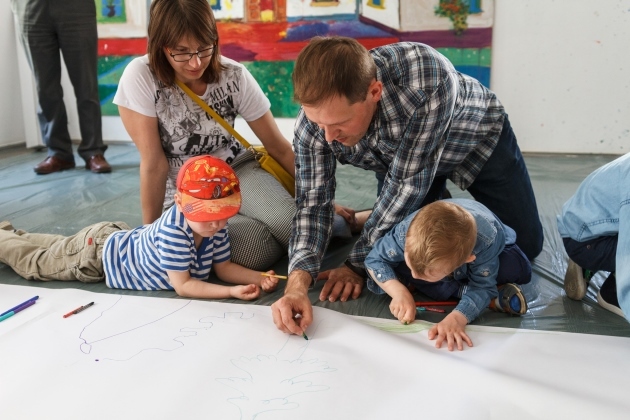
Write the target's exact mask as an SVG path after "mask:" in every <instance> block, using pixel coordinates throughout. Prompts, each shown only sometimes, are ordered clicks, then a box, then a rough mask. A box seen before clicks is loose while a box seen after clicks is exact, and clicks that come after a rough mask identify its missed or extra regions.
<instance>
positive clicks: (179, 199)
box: [173, 192, 182, 209]
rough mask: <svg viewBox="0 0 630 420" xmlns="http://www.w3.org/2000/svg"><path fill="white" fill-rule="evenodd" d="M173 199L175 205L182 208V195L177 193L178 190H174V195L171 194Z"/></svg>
mask: <svg viewBox="0 0 630 420" xmlns="http://www.w3.org/2000/svg"><path fill="white" fill-rule="evenodd" d="M173 199H174V200H175V204H176V205H177V207H178V208H180V209H181V208H182V196H181V195H179V192H176V193H175V195H173Z"/></svg>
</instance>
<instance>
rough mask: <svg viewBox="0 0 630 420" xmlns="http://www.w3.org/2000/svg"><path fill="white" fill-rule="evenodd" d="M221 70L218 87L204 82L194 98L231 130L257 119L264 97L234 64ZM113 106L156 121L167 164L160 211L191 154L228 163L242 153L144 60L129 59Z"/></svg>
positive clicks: (168, 203) (226, 62) (263, 110)
mask: <svg viewBox="0 0 630 420" xmlns="http://www.w3.org/2000/svg"><path fill="white" fill-rule="evenodd" d="M221 64H223V66H224V67H225V70H223V71H222V72H221V76H220V79H219V82H218V83H213V84H208V86H207V88H206V91H205V93H204V94H203V95H200V97H201V99H202V100H204V101H205V102H206V103H207V104H208V105H210V106H211V107H212V109H214V110H215V111H216V112H217V113H218V114H219V115H220V116H221V117H223V119H224V120H226V121H227V122H228V123H229V124H230V125H232V126H234V119H235V118H236V116H237V115H241V117H243V119H245V121H254V120H256V119H258V118H260V117H262V116H263V115H264V114H265V113H266V112H267V111H268V110H269V108H270V106H271V104H270V102H269V99H267V97H266V96H265V94H264V92H263V91H262V89H261V88H260V86H259V85H258V83H257V82H256V80H255V79H254V77H253V76H252V75H251V73H250V72H249V71H248V70H247V69H246V68H245V67H244V66H243V65H242V64H240V63H238V62H236V61H234V60H231V59H229V58H226V57H221ZM113 102H114V103H115V104H116V105H119V106H122V107H125V108H128V109H130V110H132V111H135V112H138V113H140V114H142V115H146V116H148V117H157V119H158V129H159V133H160V140H161V143H162V149H163V150H164V154H165V155H166V159H167V160H168V163H169V173H168V178H167V181H166V195H165V197H164V207H165V208H166V207H170V206H171V205H173V195H174V194H175V192H176V187H175V182H176V180H177V173H178V172H179V168H180V167H181V166H182V165H183V164H184V162H186V160H188V159H189V158H191V157H193V156H198V155H203V154H209V155H213V156H215V157H218V158H220V159H223V160H224V161H226V162H227V163H228V164H230V163H231V162H232V161H233V160H234V158H235V157H236V156H238V155H239V154H240V153H241V152H242V151H243V146H242V145H241V143H240V142H239V141H238V140H236V139H235V138H234V137H232V135H231V134H229V133H228V132H227V130H225V129H224V128H223V127H221V126H220V125H219V123H217V122H216V121H214V120H213V119H212V117H210V116H209V115H208V114H207V113H206V112H205V111H204V110H202V109H201V107H200V106H199V105H197V104H196V103H195V102H194V101H193V100H192V99H191V98H190V97H189V96H188V95H187V94H186V93H185V92H184V91H183V90H181V89H180V88H179V87H178V86H176V85H173V86H170V87H169V86H165V85H164V84H163V83H162V82H160V81H159V80H158V79H157V78H156V77H155V75H154V74H153V73H152V72H151V70H150V68H149V57H148V55H144V56H142V57H138V58H135V59H134V60H132V61H131V62H130V63H129V65H127V67H126V68H125V71H124V72H123V74H122V76H121V78H120V82H119V83H118V90H117V91H116V95H115V96H114V101H113Z"/></svg>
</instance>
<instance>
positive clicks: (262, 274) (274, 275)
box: [260, 273, 287, 280]
mask: <svg viewBox="0 0 630 420" xmlns="http://www.w3.org/2000/svg"><path fill="white" fill-rule="evenodd" d="M260 275H261V276H265V277H275V278H277V279H280V280H286V279H287V276H281V275H279V274H269V273H260Z"/></svg>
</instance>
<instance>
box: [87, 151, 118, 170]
mask: <svg viewBox="0 0 630 420" xmlns="http://www.w3.org/2000/svg"><path fill="white" fill-rule="evenodd" d="M85 169H89V170H90V171H92V172H94V173H95V174H104V173H107V172H111V171H112V167H111V166H109V163H107V161H106V160H105V156H103V155H94V156H92V157H91V158H89V159H88V160H86V161H85Z"/></svg>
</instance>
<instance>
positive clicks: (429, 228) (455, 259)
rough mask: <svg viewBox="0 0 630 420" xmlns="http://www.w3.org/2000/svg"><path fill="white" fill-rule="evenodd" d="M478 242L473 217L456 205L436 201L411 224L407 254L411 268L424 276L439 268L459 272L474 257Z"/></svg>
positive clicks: (406, 247)
mask: <svg viewBox="0 0 630 420" xmlns="http://www.w3.org/2000/svg"><path fill="white" fill-rule="evenodd" d="M476 242H477V223H476V222H475V219H474V218H473V216H472V214H470V212H468V211H467V210H466V209H464V208H463V207H461V206H459V205H457V204H455V203H453V202H449V201H435V202H433V203H431V204H428V205H426V206H424V207H423V208H422V209H420V211H419V212H418V213H417V214H416V216H415V217H414V218H413V220H412V221H411V224H410V225H409V230H407V237H406V241H405V251H406V252H407V259H408V260H409V261H408V262H409V264H410V265H411V267H410V268H412V269H413V271H415V272H416V273H417V274H424V273H426V271H427V270H430V269H432V268H434V267H436V266H440V267H450V268H452V269H453V270H454V269H456V268H457V267H459V266H460V265H462V264H464V262H465V261H466V260H467V259H468V257H470V255H472V252H473V249H474V247H475V243H476Z"/></svg>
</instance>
